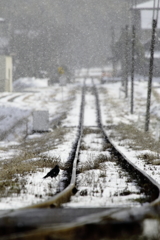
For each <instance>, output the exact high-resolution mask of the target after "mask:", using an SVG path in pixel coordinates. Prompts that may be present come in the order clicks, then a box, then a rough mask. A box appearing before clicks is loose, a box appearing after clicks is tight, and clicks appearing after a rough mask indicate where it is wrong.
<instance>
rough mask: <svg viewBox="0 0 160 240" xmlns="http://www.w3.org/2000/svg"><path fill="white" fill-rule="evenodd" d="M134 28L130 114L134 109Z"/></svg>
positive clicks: (133, 31)
mask: <svg viewBox="0 0 160 240" xmlns="http://www.w3.org/2000/svg"><path fill="white" fill-rule="evenodd" d="M134 55H135V26H134V25H133V26H132V66H131V114H133V108H134V67H135V58H134Z"/></svg>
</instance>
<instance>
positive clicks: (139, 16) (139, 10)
mask: <svg viewBox="0 0 160 240" xmlns="http://www.w3.org/2000/svg"><path fill="white" fill-rule="evenodd" d="M157 1H158V0H156V1H155V3H156V4H155V6H157ZM153 7H154V1H153V0H152V1H147V2H144V3H141V4H137V5H135V6H133V7H132V10H133V14H134V16H135V25H136V29H137V31H138V35H139V37H140V38H141V41H142V42H146V41H148V39H149V38H151V29H152V19H153ZM159 10H160V8H159ZM157 32H159V33H160V14H158V25H157Z"/></svg>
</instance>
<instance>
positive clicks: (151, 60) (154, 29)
mask: <svg viewBox="0 0 160 240" xmlns="http://www.w3.org/2000/svg"><path fill="white" fill-rule="evenodd" d="M158 11H159V0H158V5H157V8H156V14H155V0H154V7H153V20H152V39H151V48H150V64H149V80H148V92H147V106H146V119H145V131H146V132H148V130H149V123H150V105H151V92H152V77H153V64H154V47H155V33H156V27H157V21H158ZM155 15H156V17H155Z"/></svg>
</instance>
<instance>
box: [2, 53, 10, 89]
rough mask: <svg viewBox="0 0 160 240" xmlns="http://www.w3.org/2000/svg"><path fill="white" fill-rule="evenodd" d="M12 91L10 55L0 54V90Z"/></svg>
mask: <svg viewBox="0 0 160 240" xmlns="http://www.w3.org/2000/svg"><path fill="white" fill-rule="evenodd" d="M11 91H12V57H10V56H5V55H0V92H11Z"/></svg>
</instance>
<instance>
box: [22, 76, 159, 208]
mask: <svg viewBox="0 0 160 240" xmlns="http://www.w3.org/2000/svg"><path fill="white" fill-rule="evenodd" d="M92 82H93V88H94V92H95V97H96V108H97V123H98V127H99V128H100V129H101V131H102V134H103V136H104V139H105V141H106V142H108V143H109V144H110V145H111V148H112V152H114V154H115V155H117V156H118V159H119V163H120V165H121V166H122V167H123V168H125V169H126V170H127V171H129V172H130V174H132V175H133V177H134V178H136V179H137V181H138V182H141V181H142V182H143V184H149V185H151V189H152V190H151V193H152V194H151V204H152V205H154V204H158V203H160V185H159V184H158V183H157V182H156V181H155V180H154V179H153V178H152V177H150V176H149V175H148V174H147V173H146V172H144V171H143V170H141V169H139V168H138V167H137V166H136V165H134V164H133V163H132V162H131V161H130V160H129V159H127V158H126V156H125V155H124V154H123V153H121V152H120V151H119V150H118V149H117V148H116V146H115V145H114V143H113V142H112V141H111V140H110V139H109V138H108V136H107V134H106V132H105V130H104V127H103V126H102V123H101V110H100V105H99V96H98V92H97V88H96V86H95V84H94V80H93V79H92ZM84 98H85V82H84V85H83V88H82V98H81V107H80V118H79V126H78V133H77V137H76V140H75V142H74V144H73V146H72V150H71V153H70V156H69V159H68V161H67V162H66V169H67V170H66V171H65V170H64V176H63V177H62V179H61V181H60V182H59V187H58V189H57V194H56V195H55V196H54V197H53V198H51V199H49V200H47V201H44V202H40V203H37V204H33V205H30V206H27V207H24V208H22V209H27V208H47V207H48V208H49V207H50V208H51V207H59V206H60V205H61V204H62V203H65V202H68V201H69V200H70V197H71V196H72V195H73V191H74V188H75V185H76V169H77V161H78V155H79V149H80V144H81V138H82V131H83V117H84ZM68 164H69V167H68ZM68 176H69V179H67V180H66V182H65V180H64V179H66V178H67V177H68ZM147 186H148V185H147Z"/></svg>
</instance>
